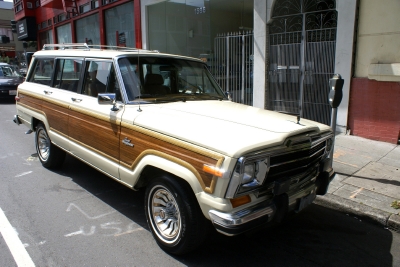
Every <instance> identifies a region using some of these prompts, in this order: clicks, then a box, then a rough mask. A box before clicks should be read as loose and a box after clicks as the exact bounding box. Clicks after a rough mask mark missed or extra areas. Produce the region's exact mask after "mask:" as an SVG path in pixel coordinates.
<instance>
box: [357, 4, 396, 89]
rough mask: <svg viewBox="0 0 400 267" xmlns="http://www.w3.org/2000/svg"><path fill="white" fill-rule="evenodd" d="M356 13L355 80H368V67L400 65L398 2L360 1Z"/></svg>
mask: <svg viewBox="0 0 400 267" xmlns="http://www.w3.org/2000/svg"><path fill="white" fill-rule="evenodd" d="M359 12H360V13H359V23H358V35H357V50H356V51H357V54H356V64H355V76H356V77H368V71H369V69H370V68H371V66H370V65H371V64H391V63H400V46H399V44H400V26H399V25H400V16H399V14H400V1H398V0H379V1H376V0H361V1H360V11H359ZM373 68H374V70H377V69H378V70H379V69H384V68H375V67H373ZM374 75H379V73H374ZM370 78H371V77H370ZM395 78H396V77H395V76H393V79H391V78H390V76H389V77H386V79H389V80H393V81H394V79H395Z"/></svg>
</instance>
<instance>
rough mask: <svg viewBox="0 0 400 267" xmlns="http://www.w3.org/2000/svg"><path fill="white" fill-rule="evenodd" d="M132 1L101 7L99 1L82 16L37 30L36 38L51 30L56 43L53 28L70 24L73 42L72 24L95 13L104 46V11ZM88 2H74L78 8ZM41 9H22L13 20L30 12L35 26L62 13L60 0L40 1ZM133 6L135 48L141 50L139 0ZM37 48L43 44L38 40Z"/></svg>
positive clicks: (77, 0)
mask: <svg viewBox="0 0 400 267" xmlns="http://www.w3.org/2000/svg"><path fill="white" fill-rule="evenodd" d="M22 1H23V2H24V3H26V2H27V0H22ZM130 1H132V0H119V1H115V2H112V3H109V4H107V5H104V6H103V5H102V2H101V0H99V5H100V6H99V7H98V8H96V9H94V10H91V11H89V12H86V13H84V14H80V15H78V16H75V17H72V18H70V19H67V20H65V21H62V22H60V23H57V24H53V23H52V25H51V26H49V27H46V28H44V29H41V30H38V36H39V34H40V33H41V32H44V31H48V30H52V31H53V39H54V41H55V42H56V43H57V39H56V34H55V28H56V27H58V26H61V25H64V24H66V23H72V24H71V25H72V35H73V36H72V41H73V42H74V41H75V37H76V36H75V27H74V22H75V21H76V20H78V19H81V18H83V17H86V16H90V15H93V14H95V13H99V20H100V21H99V24H100V25H101V26H100V27H101V28H100V41H101V44H103V45H104V44H105V40H106V37H105V25H104V11H105V10H107V9H109V8H112V7H115V6H118V5H122V4H124V3H127V2H130ZM88 2H89V0H76V3H77V6H78V7H79V6H80V5H82V4H85V3H88ZM41 4H42V7H40V8H36V9H30V10H28V9H24V10H22V11H21V12H18V13H17V14H15V18H16V19H17V20H21V19H23V18H24V17H25V16H27V14H26V13H25V12H26V11H29V12H31V13H32V14H31V15H30V16H35V17H36V24H39V23H41V22H43V21H47V20H50V19H51V20H52V19H53V18H54V17H55V16H58V15H60V14H62V13H64V10H63V4H62V0H42V1H41ZM133 4H134V10H132V12H134V19H135V37H136V47H137V48H142V31H141V14H140V11H141V10H140V0H133ZM37 41H38V47H39V48H41V47H42V45H43V44H40V40H39V38H38V40H37Z"/></svg>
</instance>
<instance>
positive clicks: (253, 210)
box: [208, 202, 276, 236]
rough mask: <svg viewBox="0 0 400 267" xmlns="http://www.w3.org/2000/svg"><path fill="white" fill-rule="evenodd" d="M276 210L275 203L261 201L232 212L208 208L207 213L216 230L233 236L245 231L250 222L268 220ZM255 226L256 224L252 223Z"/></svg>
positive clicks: (249, 226)
mask: <svg viewBox="0 0 400 267" xmlns="http://www.w3.org/2000/svg"><path fill="white" fill-rule="evenodd" d="M275 212H276V207H275V204H266V203H265V202H261V203H259V204H257V205H255V206H252V207H249V208H246V209H243V210H240V211H237V212H234V213H224V212H219V211H216V210H210V211H209V212H208V215H209V216H210V219H211V221H212V223H213V224H214V226H215V228H216V229H217V231H218V232H220V233H223V234H225V235H229V236H233V235H237V234H240V233H242V232H245V231H247V230H249V228H251V226H252V225H248V224H252V222H255V221H258V220H259V219H262V222H260V221H259V222H258V223H257V225H258V224H261V223H267V222H270V221H271V220H272V218H273V215H274V214H275ZM254 226H256V225H254Z"/></svg>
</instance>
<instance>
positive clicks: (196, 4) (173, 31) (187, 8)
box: [147, 0, 211, 57]
mask: <svg viewBox="0 0 400 267" xmlns="http://www.w3.org/2000/svg"><path fill="white" fill-rule="evenodd" d="M209 7H210V1H204V0H200V1H199V0H196V1H190V0H187V1H185V0H181V1H177V0H173V1H166V2H161V3H157V4H154V5H148V6H147V14H148V18H149V19H148V40H149V48H150V49H154V50H159V51H161V52H167V53H171V54H180V55H187V56H193V57H199V55H200V54H203V53H206V52H207V51H208V52H209V51H210V50H211V39H210V12H209Z"/></svg>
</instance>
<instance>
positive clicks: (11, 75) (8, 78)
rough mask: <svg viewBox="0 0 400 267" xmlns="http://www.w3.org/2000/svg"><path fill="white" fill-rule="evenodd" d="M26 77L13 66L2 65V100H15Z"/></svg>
mask: <svg viewBox="0 0 400 267" xmlns="http://www.w3.org/2000/svg"><path fill="white" fill-rule="evenodd" d="M23 81H24V77H23V76H22V75H21V74H20V73H19V72H18V71H17V70H16V69H15V68H14V67H13V66H11V65H9V64H7V63H0V98H1V99H4V98H9V99H14V98H15V95H16V94H17V87H18V85H19V84H20V83H22V82H23Z"/></svg>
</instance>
